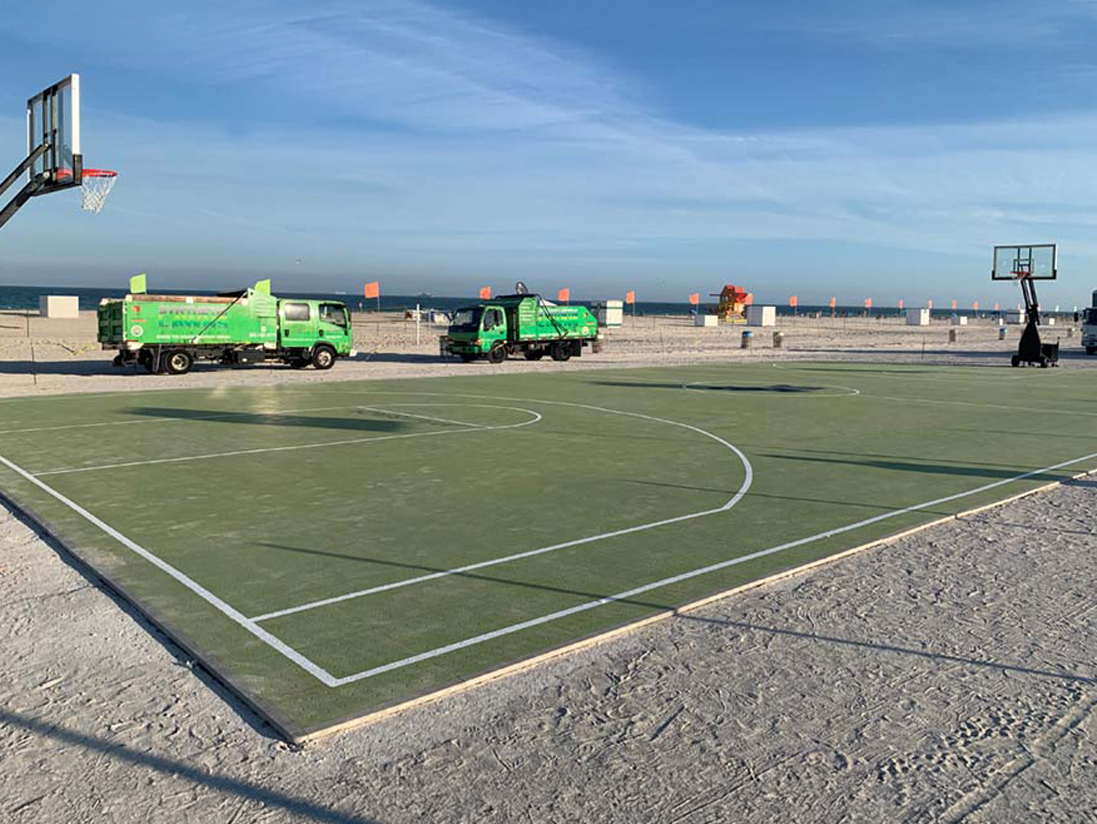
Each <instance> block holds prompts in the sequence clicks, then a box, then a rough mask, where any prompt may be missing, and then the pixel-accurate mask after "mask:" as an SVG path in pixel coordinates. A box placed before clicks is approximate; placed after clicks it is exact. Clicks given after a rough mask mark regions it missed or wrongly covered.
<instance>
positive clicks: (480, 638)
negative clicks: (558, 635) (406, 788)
mask: <svg viewBox="0 0 1097 824" xmlns="http://www.w3.org/2000/svg"><path fill="white" fill-rule="evenodd" d="M1092 458H1097V452H1093V453H1090V454H1089V455H1083V456H1082V457H1080V458H1074V459H1072V460H1069V461H1063V462H1062V463H1057V464H1053V465H1052V466H1046V467H1044V468H1043V469H1034V470H1032V471H1031V472H1025V473H1023V474H1021V475H1016V476H1014V477H1012V478H1005V479H1003V480H1000V481H994V482H993V483H989V484H985V485H984V486H980V487H976V488H975V489H971V490H968V491H967V492H958V493H956V494H955V495H947V496H945V497H943V498H936V499H934V500H932V501H926V502H924V503H921V504H915V505H913V506H908V507H905V508H903V509H897V510H894V511H892V512H885V513H883V514H881V515H876V516H874V517H872V518H866V519H864V520H862V521H857V522H856V523H853V524H848V525H846V526H841V527H836V528H834V529H828V530H826V531H825V532H820V533H818V534H817V535H810V536H808V537H806V538H798V539H797V540H795V541H788V542H787V543H784V544H779V545H778V546H775V547H770V548H769V549H762V550H759V551H758V552H752V553H750V554H749V555H743V556H740V557H738V558H732V559H730V560H727V561H720V562H719V563H715V564H709V565H708V566H705V567H701V568H700V569H695V570H691V571H690V572H683V573H681V574H679V575H672V576H671V577H669V578H663V579H662V580H659V581H654V582H652V583H650V584H644V585H642V586H639V587H634V588H633V589H629V590H625V591H624V592H618V593H616V594H615V595H607V596H606V597H604V598H599V599H597V600H594V601H587V602H586V603H583V604H577V605H576V606H573V607H569V608H567V609H562V610H558V611H556V612H551V613H549V614H548V615H542V616H540V617H538V618H531V619H530V620H528V621H522V622H520V623H517V624H511V625H510V626H506V627H501V628H500V629H496V630H492V631H491V632H485V633H483V634H481V635H476V636H473V637H472V638H466V639H465V640H463V641H456V642H454V643H452V644H446V645H445V646H442V647H437V648H435V649H432V650H427V651H426V652H421V653H419V654H418V655H411V656H408V657H407V658H401V659H400V660H398V661H392V662H390V663H388V664H381V665H380V666H377V667H372V668H371V669H367V670H363V671H362V672H357V673H354V674H353V675H347V676H344V677H342V678H336V679H335V683H334V685H332V686H336V687H341V686H344V685H346V684H350V683H353V682H355V681H361V680H364V679H366V678H372V677H373V676H375V675H380V674H382V673H385V672H391V671H392V670H395V669H400V668H402V667H406V666H409V665H410V664H417V663H419V662H420V661H426V660H429V659H431V658H436V657H438V656H439V655H445V654H446V653H449V652H454V651H456V650H459V649H464V648H466V647H471V646H475V645H476V644H482V643H484V642H485V641H490V640H492V639H494V638H499V637H502V636H504V635H510V634H511V633H514V632H519V631H521V630H523V629H529V628H530V627H535V626H539V625H541V624H547V623H549V622H550V621H556V620H558V619H560V618H565V617H567V616H569V615H574V614H576V613H578V612H585V611H586V610H589V609H594V608H595V607H600V606H604V605H605V604H609V603H613V602H615V601H623V600H625V599H627V598H631V597H633V596H635V595H641V594H643V593H645V592H648V591H650V590H653V589H659V588H661V587H665V586H670V585H671V584H676V583H678V582H679V581H685V580H688V579H690V578H695V577H697V576H698V575H705V574H708V573H710V572H717V571H719V570H721V569H726V568H728V567H732V566H735V565H737V564H742V563H745V562H747V561H752V560H755V559H757V558H762V557H765V556H767V555H773V554H774V553H777V552H782V551H783V550H786V549H792V548H793V547H797V546H802V545H804V544H808V543H812V542H814V541H817V540H820V539H823V538H830V537H833V536H835V535H841V534H842V533H844V532H850V531H851V530H854V529H859V528H861V527H864V526H869V525H870V524H874V523H877V522H879V521H883V520H887V519H888V518H894V517H896V516H897V515H905V514H907V513H909V512H915V511H917V510H921V509H927V508H929V507H931V506H937V505H938V504H943V503H948V502H949V501H955V500H958V499H959V498H966V497H968V496H970V495H977V494H979V493H980V492H986V491H987V490H990V489H995V488H997V487H999V486H1003V485H1005V484H1008V483H1013V482H1014V481H1020V480H1024V479H1025V478H1031V477H1032V476H1033V475H1039V474H1041V473H1044V472H1051V471H1054V470H1056V469H1062V468H1063V467H1066V466H1070V465H1071V464H1075V463H1079V462H1081V461H1086V460H1090V459H1092ZM668 609H669V607H668Z"/></svg>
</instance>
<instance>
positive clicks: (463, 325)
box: [447, 303, 507, 363]
mask: <svg viewBox="0 0 1097 824" xmlns="http://www.w3.org/2000/svg"><path fill="white" fill-rule="evenodd" d="M447 337H448V340H449V350H450V351H451V352H452V353H454V354H456V355H457V356H458V357H460V358H461V360H463V361H465V362H466V363H467V362H469V361H471V360H473V359H474V358H477V357H480V356H482V355H487V356H488V359H489V360H491V359H492V352H493V350H495V351H498V352H501V353H502V354H503V357H506V350H505V347H506V342H507V313H506V312H505V311H504V310H503V307H502V306H498V305H495V304H491V303H482V304H479V305H478V306H463V307H461V308H460V309H458V310H457V311H456V312H454V313H453V320H452V321H451V322H450V326H449V334H448V336H447ZM496 357H497V358H498V360H502V359H503V358H500V357H498V355H496Z"/></svg>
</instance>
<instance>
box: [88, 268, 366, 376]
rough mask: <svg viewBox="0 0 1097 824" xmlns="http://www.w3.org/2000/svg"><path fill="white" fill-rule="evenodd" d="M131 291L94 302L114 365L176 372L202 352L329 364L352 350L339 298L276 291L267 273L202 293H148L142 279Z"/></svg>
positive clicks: (227, 359)
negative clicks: (250, 282) (244, 285)
mask: <svg viewBox="0 0 1097 824" xmlns="http://www.w3.org/2000/svg"><path fill="white" fill-rule="evenodd" d="M135 280H136V279H135ZM135 285H137V286H138V287H139V288H136V289H135V288H134V286H135ZM130 292H131V293H130V294H127V295H126V296H125V297H124V298H121V299H110V298H104V299H103V300H102V301H101V302H100V304H99V311H98V320H99V334H98V338H99V343H100V344H102V347H103V349H106V350H117V352H118V354H117V356H116V357H115V358H114V365H115V366H125V365H127V364H131V363H137V364H140V365H141V366H144V367H145V368H146V369H147V370H148V371H149V372H151V373H153V374H161V373H164V372H167V373H168V374H171V375H182V374H185V373H187V372H189V371H190V369H191V367H192V366H193V365H194V362H195V361H196V360H199V359H203V360H211V361H217V362H219V363H262V362H264V361H281V362H282V363H288V364H289V365H290V366H294V367H298V368H300V367H305V366H308V365H310V364H311V365H312V366H314V367H315V368H317V369H330V368H331V367H332V366H334V365H335V361H336V359H337V358H339V357H354V355H355V352H354V349H353V348H351V347H352V342H353V341H352V332H351V326H350V314H349V313H348V312H347V307H346V306H345V305H344V304H342V303H339V302H337V301H330V300H299V299H297V298H276V297H274V296H273V295H271V293H270V281H269V280H268V281H260V282H259V283H257V284H255V286H254V287H252V288H250V289H243V290H241V291H239V292H229V293H222V294H219V295H211V296H201V295H149V294H146V293H145V292H144V284H143V279H142V280H141V281H140V282H139V283H137V284H135V283H134V282H131V286H130Z"/></svg>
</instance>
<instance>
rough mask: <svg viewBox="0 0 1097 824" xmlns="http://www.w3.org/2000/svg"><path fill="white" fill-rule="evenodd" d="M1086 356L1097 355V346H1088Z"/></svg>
mask: <svg viewBox="0 0 1097 824" xmlns="http://www.w3.org/2000/svg"><path fill="white" fill-rule="evenodd" d="M1086 354H1087V355H1097V346H1087V347H1086Z"/></svg>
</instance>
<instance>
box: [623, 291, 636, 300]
mask: <svg viewBox="0 0 1097 824" xmlns="http://www.w3.org/2000/svg"><path fill="white" fill-rule="evenodd" d="M625 303H633V304H635V303H636V292H634V291H632V290H631V289H630V290H629V291H627V292H625Z"/></svg>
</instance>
